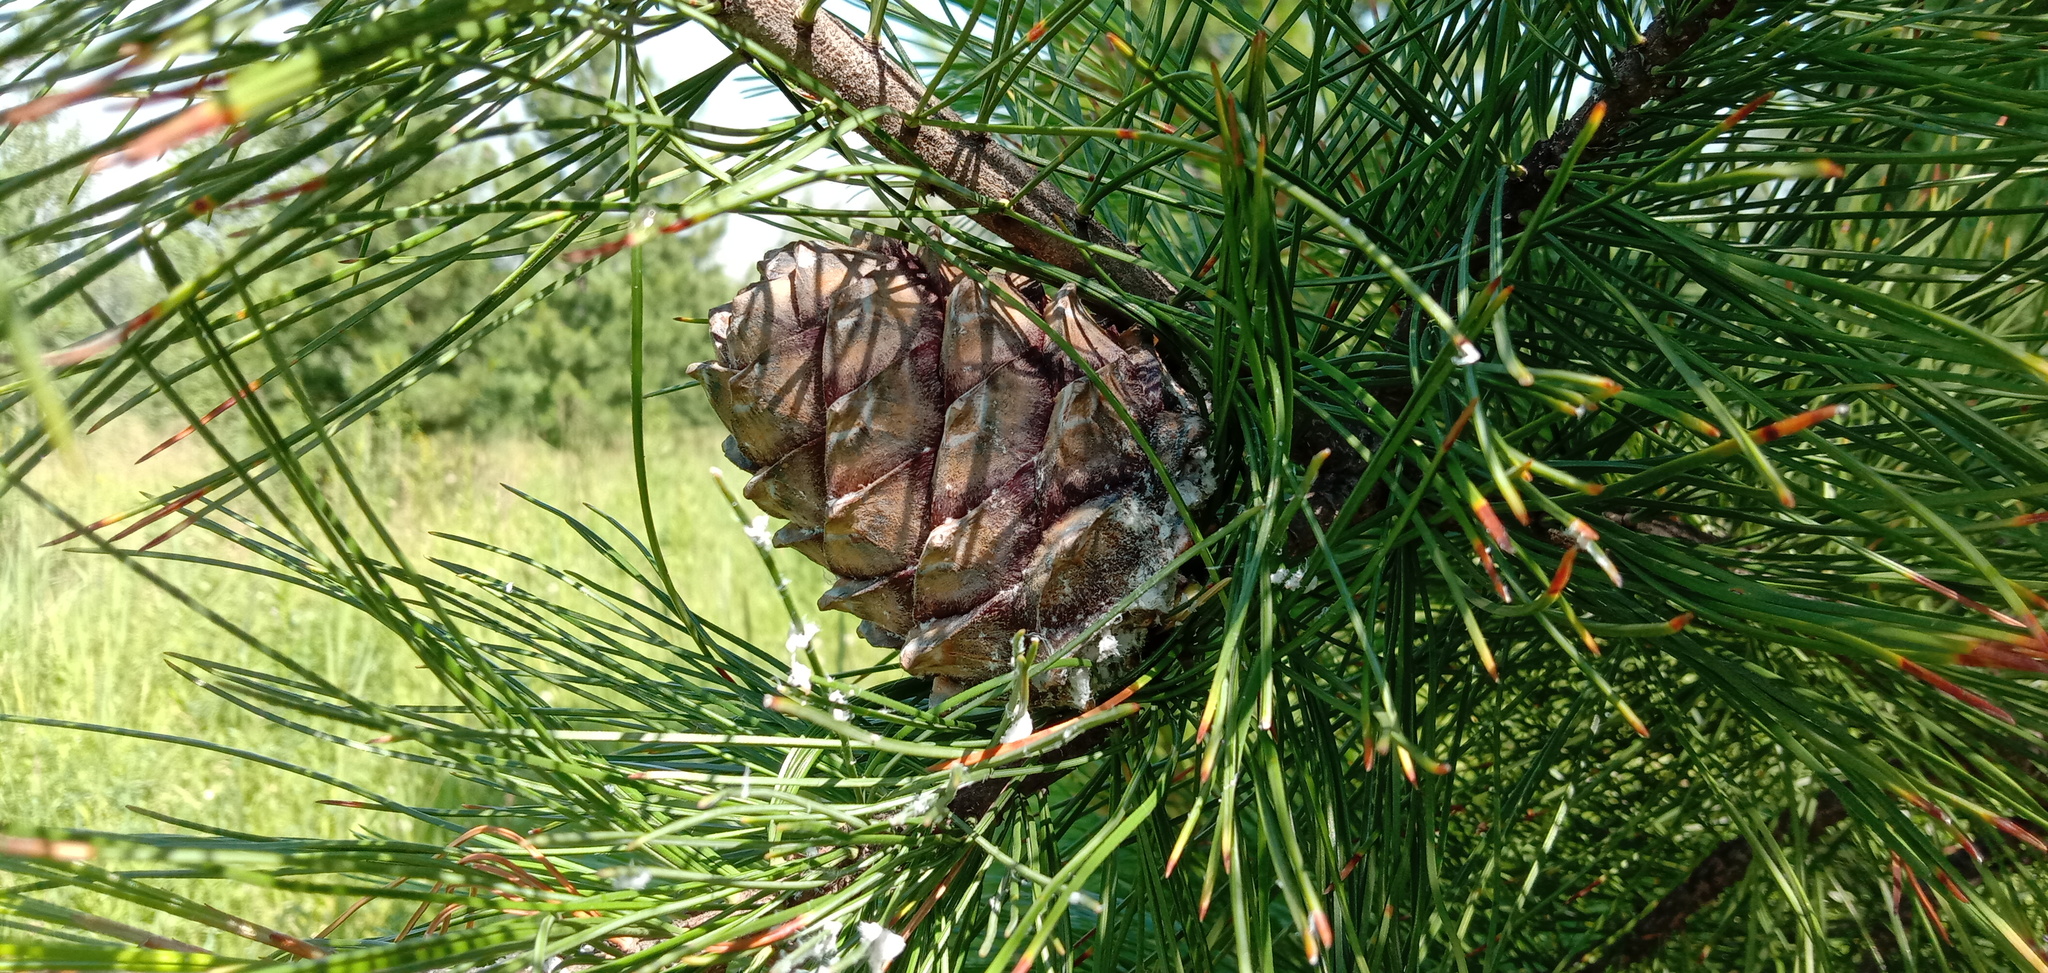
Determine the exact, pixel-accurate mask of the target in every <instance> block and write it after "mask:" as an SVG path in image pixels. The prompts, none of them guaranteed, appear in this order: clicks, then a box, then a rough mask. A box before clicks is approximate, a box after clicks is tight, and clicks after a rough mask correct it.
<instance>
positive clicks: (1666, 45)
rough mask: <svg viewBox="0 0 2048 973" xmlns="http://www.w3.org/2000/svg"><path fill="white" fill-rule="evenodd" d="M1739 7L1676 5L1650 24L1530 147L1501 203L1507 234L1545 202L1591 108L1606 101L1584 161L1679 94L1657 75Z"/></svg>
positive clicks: (1727, 0)
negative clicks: (1647, 110) (1651, 107)
mask: <svg viewBox="0 0 2048 973" xmlns="http://www.w3.org/2000/svg"><path fill="white" fill-rule="evenodd" d="M1735 2H1736V0H1709V2H1706V3H1700V4H1698V5H1696V6H1694V7H1693V8H1692V9H1691V10H1689V11H1687V10H1680V9H1678V8H1677V7H1676V6H1674V7H1672V8H1667V9H1666V10H1664V11H1663V12H1662V13H1660V14H1658V15H1657V19H1656V20H1653V21H1651V22H1650V26H1649V29H1647V30H1645V31H1643V40H1642V43H1640V44H1637V45H1635V46H1634V47H1631V48H1629V49H1628V50H1626V51H1623V52H1621V53H1620V54H1618V55H1616V56H1615V58H1614V60H1613V61H1612V62H1610V64H1609V77H1608V79H1607V83H1605V84H1603V85H1601V86H1600V88H1599V90H1597V91H1595V92H1593V97H1591V98H1588V99H1587V100H1586V102H1585V103H1584V104H1582V105H1580V106H1579V109H1578V110H1577V111H1575V112H1573V113H1572V115H1571V117H1570V118H1567V119H1565V121H1564V123H1563V124H1562V125H1559V126H1558V127H1557V130H1556V131H1555V132H1552V133H1551V134H1550V137H1549V138H1547V139H1544V140H1543V141H1541V142H1538V143H1536V144H1535V145H1533V146H1531V147H1530V148H1529V151H1528V152H1527V153H1526V154H1524V155H1523V156H1522V159H1521V162H1520V163H1519V164H1518V165H1519V168H1520V170H1521V171H1520V172H1518V173H1517V174H1516V175H1515V176H1514V178H1512V179H1509V180H1508V184H1507V193H1506V196H1505V198H1504V199H1503V200H1502V202H1503V204H1504V205H1503V206H1502V207H1501V212H1502V213H1504V214H1505V222H1506V224H1507V226H1506V227H1505V228H1504V230H1505V235H1510V236H1511V235H1513V234H1515V233H1517V232H1520V230H1521V229H1522V214H1523V213H1526V212H1528V211H1529V210H1531V209H1534V208H1535V207H1536V204H1537V203H1539V202H1541V201H1542V199H1543V193H1544V190H1547V189H1549V188H1550V180H1551V177H1552V176H1553V175H1554V174H1555V173H1556V172H1557V168H1558V167H1559V166H1561V165H1563V164H1564V157H1565V153H1567V152H1569V151H1571V147H1572V143H1573V142H1574V141H1577V140H1578V137H1579V133H1580V132H1581V131H1583V130H1585V127H1586V122H1587V120H1588V119H1590V118H1591V117H1592V115H1593V107H1594V106H1595V105H1598V104H1600V103H1602V102H1605V103H1606V104H1607V117H1606V120H1605V121H1603V122H1601V124H1600V131H1599V132H1597V133H1595V134H1594V136H1593V140H1592V141H1591V142H1589V143H1587V145H1586V149H1585V152H1584V153H1583V154H1582V155H1581V158H1582V159H1597V158H1600V157H1601V156H1603V155H1606V154H1607V153H1609V152H1612V151H1614V150H1615V148H1617V147H1618V146H1619V145H1620V144H1621V133H1622V132H1623V130H1625V129H1626V128H1628V125H1629V123H1630V122H1631V121H1633V120H1634V117H1635V113H1636V112H1637V111H1640V110H1641V109H1642V107H1643V106H1644V105H1647V104H1649V103H1650V102H1652V101H1655V100H1657V99H1659V98H1665V97H1669V96H1670V95H1672V94H1674V93H1676V92H1677V90H1678V85H1679V80H1678V79H1677V78H1674V77H1671V76H1669V75H1660V74H1659V73H1658V72H1659V71H1661V70H1662V69H1664V68H1666V67H1669V66H1671V65H1672V64H1673V63H1675V62H1677V60H1678V59H1679V58H1681V57H1683V56H1685V53H1686V52H1687V51H1690V50H1692V46H1693V45H1694V44H1697V43H1699V40H1700V38H1701V37H1703V36H1705V35H1706V33H1707V28H1708V27H1711V26H1713V23H1714V21H1717V20H1720V19H1721V18H1723V17H1726V16H1728V15H1729V14H1731V13H1734V12H1735Z"/></svg>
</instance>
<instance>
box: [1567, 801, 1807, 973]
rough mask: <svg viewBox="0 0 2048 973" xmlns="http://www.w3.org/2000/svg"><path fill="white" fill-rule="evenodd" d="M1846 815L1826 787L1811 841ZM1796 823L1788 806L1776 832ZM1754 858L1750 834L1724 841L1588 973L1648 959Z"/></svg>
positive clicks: (1745, 870)
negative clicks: (1793, 821) (1745, 836)
mask: <svg viewBox="0 0 2048 973" xmlns="http://www.w3.org/2000/svg"><path fill="white" fill-rule="evenodd" d="M1846 817H1848V810H1847V809H1846V808H1844V807H1843V806H1842V799H1841V798H1839V797H1836V796H1835V792H1834V791H1822V792H1821V794H1820V798H1819V800H1818V801H1817V802H1816V806H1815V807H1814V810H1813V822H1812V823H1811V824H1808V825H1807V827H1806V835H1807V840H1808V841H1812V840H1814V839H1815V838H1819V837H1820V836H1821V835H1823V834H1826V833H1827V831H1828V829H1829V828H1832V827H1834V826H1835V825H1837V824H1840V823H1841V822H1842V820H1843V819H1844V818H1846ZM1791 827H1792V815H1791V812H1789V811H1788V812H1785V813H1783V814H1780V815H1778V824H1777V827H1776V828H1775V829H1773V833H1774V834H1776V835H1777V836H1778V837H1781V838H1782V837H1784V836H1785V834H1786V833H1787V832H1788V831H1790V830H1791ZM1755 857H1756V850H1755V849H1754V848H1752V847H1751V846H1750V843H1749V839H1747V838H1730V839H1728V840H1727V841H1724V842H1721V844H1720V846H1719V847H1717V848H1715V849H1714V850H1713V851H1712V852H1711V853H1709V854H1708V855H1707V857H1705V858H1703V859H1701V860H1700V863H1699V864H1698V865H1695V866H1693V870H1692V873H1691V874H1689V875H1687V876H1686V877H1685V881H1683V882H1680V883H1678V886H1677V887H1676V888H1673V889H1672V890H1671V891H1669V892H1666V893H1665V894H1664V897H1663V898H1661V899H1658V900H1657V904H1656V905H1655V906H1652V907H1651V909H1650V911H1649V912H1648V913H1646V914H1645V915H1644V916H1643V917H1642V918H1641V919H1638V920H1636V924H1635V927H1634V928H1632V929H1630V930H1629V934H1628V936H1627V937H1626V938H1624V939H1622V940H1621V941H1620V942H1617V943H1615V944H1614V945H1612V946H1609V947H1608V948H1607V951H1606V952H1605V953H1603V954H1601V956H1600V959H1599V960H1597V961H1595V962H1594V963H1592V964H1590V965H1589V966H1587V967H1586V969H1587V971H1588V973H1604V971H1607V970H1615V969H1620V968H1622V967H1624V966H1629V965H1631V964H1634V963H1638V962H1641V961H1642V960H1645V959H1648V958H1649V957H1650V956H1651V955H1652V954H1654V953H1655V952H1656V951H1657V949H1658V947H1660V946H1662V945H1664V941H1665V940H1667V939H1670V938H1671V937H1672V936H1675V935H1677V934H1679V933H1681V932H1684V931H1685V924H1686V921H1687V920H1689V919H1691V918H1692V917H1693V914H1694V913H1697V912H1699V911H1700V910H1701V909H1704V908H1706V907H1707V906H1709V905H1712V904H1714V900H1716V899H1718V898H1720V897H1721V893H1723V892H1726V891H1728V889H1729V888H1731V887H1733V886H1734V885H1735V883H1737V882H1740V881H1742V876H1744V875H1745V874H1748V872H1749V864H1750V861H1751V860H1752V859H1754V858H1755Z"/></svg>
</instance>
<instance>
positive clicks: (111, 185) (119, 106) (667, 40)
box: [0, 0, 942, 277]
mask: <svg viewBox="0 0 2048 973" xmlns="http://www.w3.org/2000/svg"><path fill="white" fill-rule="evenodd" d="M896 2H899V3H902V2H904V0H896ZM907 5H908V6H911V7H914V8H916V9H919V10H922V11H924V12H926V13H927V14H931V15H938V13H939V11H940V9H941V7H942V3H941V2H939V0H909V2H908V4H907ZM4 6H6V4H0V7H4ZM825 9H826V10H828V11H833V12H836V13H838V14H839V15H840V16H842V17H844V18H846V19H847V20H850V21H854V22H857V23H864V22H865V21H866V19H867V14H866V8H865V7H862V6H858V5H856V4H854V3H851V2H849V0H829V2H827V3H826V4H825ZM286 27H287V25H286V24H285V23H283V22H282V20H281V19H273V20H272V21H270V22H267V23H265V24H262V25H259V26H258V27H257V28H256V29H255V30H254V31H253V33H254V34H255V35H257V36H258V37H260V38H261V39H262V40H265V41H277V40H282V39H284V38H285V37H286V36H287V30H286ZM726 53H727V50H726V48H725V46H724V45H722V44H720V43H719V42H718V40H717V39H716V38H714V37H713V36H712V34H711V32H710V31H709V30H707V29H706V28H704V27H701V26H698V25H695V24H690V25H685V26H683V27H680V28H677V29H675V30H672V31H669V32H667V33H665V34H663V35H661V36H659V37H656V38H654V39H652V40H650V41H648V42H646V43H645V44H643V45H642V47H641V52H640V56H641V61H642V63H643V64H646V65H649V66H650V67H651V68H652V69H653V70H654V72H655V73H656V75H657V76H658V78H659V79H660V80H662V81H664V82H674V81H677V80H680V79H681V78H683V77H686V76H687V75H688V74H689V73H690V72H691V71H693V70H696V69H698V68H700V67H702V66H705V65H709V64H711V63H713V62H716V61H717V60H719V59H720V58H723V57H724V56H725V55H726ZM0 107H5V106H0ZM130 107H132V106H131V105H130V104H129V103H127V102H123V101H94V102H87V103H85V104H82V105H78V106H75V107H73V108H71V109H68V110H66V111H65V112H63V113H62V114H61V115H59V116H58V117H57V118H55V119H52V120H51V122H52V123H55V124H62V125H70V126H72V127H74V128H75V129H76V130H77V131H78V132H79V133H80V135H81V136H82V137H83V138H84V139H86V140H87V141H97V140H98V139H100V138H104V137H105V136H106V135H107V134H108V133H110V132H111V131H113V129H114V126H115V125H116V124H118V123H119V122H120V121H121V119H122V117H123V116H124V114H125V113H126V112H127V111H128V110H129V109H130ZM180 107H182V105H180V104H176V103H172V104H165V105H162V106H157V107H154V108H152V109H150V110H148V111H146V112H144V113H142V117H146V116H147V115H149V114H156V113H167V112H171V111H175V110H178V109H179V108H180ZM790 114H792V112H791V110H790V106H789V104H788V102H787V101H786V100H784V99H783V98H782V97H781V96H780V95H778V94H776V93H774V92H772V91H769V90H767V85H766V84H765V83H764V82H762V80H761V79H760V77H759V76H758V75H755V74H754V73H753V72H752V71H750V70H746V69H742V70H740V71H736V72H734V73H733V74H732V75H730V76H728V77H727V78H726V80H725V81H724V82H723V83H722V84H721V85H720V86H719V87H718V89H717V90H716V91H715V92H714V93H713V94H712V96H711V98H710V99H708V100H707V101H706V103H705V105H704V107H703V108H702V109H701V110H700V111H699V112H698V113H697V115H696V116H695V117H696V120H697V121H699V122H702V123H704V124H708V125H716V126H721V127H728V128H753V127H756V126H759V125H761V124H762V123H763V122H764V121H768V120H773V119H776V118H786V117H788V116H789V115H790ZM165 165H166V163H165V162H164V161H162V160H159V161H155V162H147V163H140V164H135V165H126V166H117V167H114V168H110V169H107V170H103V171H101V172H99V173H97V174H95V175H94V176H93V177H92V179H91V181H90V183H89V184H88V187H87V195H88V196H91V197H98V196H103V195H106V194H108V193H112V192H116V191H118V190H120V189H122V188H125V187H127V186H129V185H132V184H134V183H135V182H138V181H140V180H142V179H145V178H148V177H149V176H151V175H154V174H156V173H158V172H161V171H162V170H163V168H164V166H165ZM861 195H863V193H862V191H860V190H857V189H854V188H852V187H846V186H839V185H832V184H818V185H814V186H812V187H809V188H808V189H806V190H805V191H804V194H803V196H802V198H803V200H804V201H806V202H808V203H811V204H813V205H821V206H840V205H848V206H851V205H855V204H856V201H857V198H858V197H859V196H861ZM724 230H725V234H724V237H723V239H722V240H721V242H720V246H719V249H718V257H719V260H720V262H721V263H722V264H724V265H725V267H726V269H727V270H728V271H730V272H731V273H733V274H734V275H735V276H739V277H748V276H751V275H752V274H753V273H754V270H755V268H754V264H755V262H756V261H758V260H760V259H761V255H762V254H764V253H766V252H767V251H769V250H772V249H774V248H776V247H778V246H780V245H781V244H782V243H784V242H786V241H787V239H788V235H787V234H786V233H785V232H784V231H783V230H781V229H780V228H778V227H775V226H771V225H769V224H767V223H765V222H762V221H760V220H757V219H753V218H751V217H747V216H742V215H730V216H727V217H725V218H724Z"/></svg>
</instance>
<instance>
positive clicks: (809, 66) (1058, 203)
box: [717, 0, 1174, 302]
mask: <svg viewBox="0 0 2048 973" xmlns="http://www.w3.org/2000/svg"><path fill="white" fill-rule="evenodd" d="M804 7H805V4H804V2H803V0H725V2H724V3H722V4H720V5H719V7H718V13H717V17H718V20H719V21H720V22H721V23H723V24H725V25H726V26H727V27H729V28H731V29H732V30H733V31H735V32H736V33H738V34H740V35H741V36H743V37H745V38H747V39H748V40H750V41H753V42H754V43H756V44H759V45H761V46H762V47H764V48H766V49H768V50H769V51H772V52H773V53H774V54H775V56H776V57H778V58H780V59H781V60H782V61H784V62H785V63H786V64H787V65H788V66H789V67H791V68H793V69H795V70H796V71H797V72H799V73H800V75H807V76H809V78H812V79H815V80H816V81H817V82H818V83H819V84H821V85H822V86H823V87H824V88H825V89H829V93H830V94H832V95H833V96H835V97H836V98H837V99H838V100H839V101H841V102H842V103H844V104H845V105H846V106H847V107H848V108H850V109H853V110H856V111H865V110H868V109H872V108H891V109H894V111H892V112H890V113H889V114H886V115H884V116H882V117H881V118H879V119H877V120H876V121H875V122H874V123H872V124H871V125H869V126H868V134H869V135H870V141H871V142H873V143H874V146H875V148H876V149H878V150H879V151H881V153H882V154H883V155H885V156H888V157H889V158H891V159H893V160H895V161H897V162H900V163H903V164H905V165H918V166H924V167H926V168H929V169H931V170H932V171H933V172H936V173H938V174H939V175H942V176H944V177H946V178H947V179H949V180H951V181H953V182H954V183H957V184H959V185H961V186H965V187H967V188H968V189H970V190H972V191H973V192H974V193H975V194H978V195H979V196H980V197H982V198H981V199H973V198H959V197H958V194H952V193H942V194H944V195H948V196H949V198H952V201H953V202H955V203H957V204H960V205H963V206H981V205H984V204H985V202H986V201H988V200H994V201H996V202H997V203H999V204H1001V205H1003V206H1004V207H1005V208H1006V209H1007V210H1008V212H995V213H977V214H975V216H974V220H975V222H977V223H980V224H981V225H982V226H984V227H986V228H988V230H989V231H990V232H992V233H994V234H996V235H997V236H999V237H1002V238H1003V239H1004V240H1006V241H1008V242H1009V243H1010V245H1012V246H1014V247H1016V248H1017V249H1019V250H1021V251H1023V252H1024V253H1027V254H1030V255H1031V256H1032V257H1035V258H1037V259H1039V260H1043V261H1045V262H1046V263H1049V264H1052V265H1054V266H1056V267H1059V268H1061V269H1063V270H1067V271H1069V272H1072V273H1076V274H1084V275H1087V276H1091V277H1100V278H1103V279H1106V280H1108V281H1109V282H1110V283H1112V284H1115V285H1116V286H1118V287H1120V288H1122V289H1123V290H1125V291H1126V292H1128V293H1131V294H1135V295H1137V296H1140V297H1146V298H1150V299H1152V300H1155V301H1161V302H1166V301H1171V300H1172V299H1173V296H1174V288H1173V285H1171V284H1169V283H1167V280H1166V278H1165V277H1162V276H1160V275H1159V273H1158V272H1156V271H1154V270H1152V269H1151V268H1149V267H1146V266H1144V265H1143V264H1141V263H1138V262H1137V261H1136V259H1135V258H1136V256H1137V251H1136V249H1135V248H1133V247H1132V246H1131V245H1130V244H1128V243H1125V242H1124V241H1123V240H1122V239H1121V238H1119V237H1118V236H1117V235H1116V234H1115V233H1113V232H1111V231H1110V230H1109V229H1108V228H1107V227H1105V226H1103V225H1102V224H1100V223H1098V222H1096V221H1095V220H1094V219H1093V218H1091V217H1087V216H1083V215H1081V213H1080V208H1079V207H1078V206H1077V205H1075V203H1074V201H1073V200H1072V199H1071V198H1069V197H1068V196H1067V194H1066V193H1063V192H1061V191H1060V190H1059V189H1058V188H1056V187H1054V186H1053V185H1052V184H1051V183H1050V182H1049V181H1047V180H1043V179H1039V178H1038V175H1039V170H1038V167H1037V166H1034V165H1032V164H1031V163H1029V162H1026V161H1024V160H1023V159H1020V158H1018V157H1017V156H1016V155H1014V154H1012V153H1011V152H1010V151H1009V150H1008V149H1005V148H1004V147H1003V146H1002V145H1001V144H1000V143H999V142H997V141H996V140H995V139H994V138H992V137H991V136H989V135H988V134H987V133H982V132H968V131H959V130H956V129H954V128H952V127H950V126H937V125H917V124H914V120H915V119H916V118H917V117H918V116H917V112H918V111H919V109H920V106H921V105H923V104H924V85H923V83H922V82H920V81H919V80H918V77H917V74H916V73H915V72H913V71H911V70H910V69H909V68H906V67H904V66H903V65H901V64H898V63H897V62H896V61H895V60H894V59H893V58H891V57H890V56H889V55H888V54H887V53H885V52H884V51H883V49H882V47H881V46H880V45H879V44H871V43H869V42H868V41H867V40H866V39H864V38H863V37H861V35H860V34H859V33H858V32H857V31H855V30H854V29H853V28H851V27H849V26H847V25H846V24H845V23H843V22H842V21H840V20H839V19H838V18H836V17H832V16H830V15H829V14H828V15H824V16H820V17H818V18H817V19H816V21H815V22H812V23H810V24H805V23H803V22H802V21H801V20H800V18H801V16H802V14H803V12H804ZM792 80H797V81H799V82H801V81H803V80H804V78H802V77H799V78H795V79H792ZM818 93H820V94H824V93H827V92H824V91H820V92H818ZM925 110H926V112H927V114H928V115H929V116H930V117H933V118H938V119H941V120H944V121H948V122H964V121H965V119H964V118H962V117H961V116H960V115H959V114H957V113H955V112H953V111H952V110H950V109H940V110H938V111H936V112H933V111H931V110H930V109H925ZM1048 227H1050V228H1052V230H1048V229H1047V228H1048ZM1055 231H1056V232H1055ZM1068 237H1072V238H1074V239H1078V240H1081V241H1084V242H1085V243H1087V244H1091V245H1094V246H1097V247H1103V248H1107V249H1110V250H1115V251H1120V252H1122V253H1125V254H1129V255H1131V257H1132V259H1129V260H1119V259H1114V258H1107V259H1105V258H1101V257H1100V256H1099V255H1097V254H1091V253H1089V252H1087V251H1085V250H1084V249H1083V248H1082V247H1081V246H1078V245H1076V244H1075V243H1074V242H1073V240H1072V239H1068Z"/></svg>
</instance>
